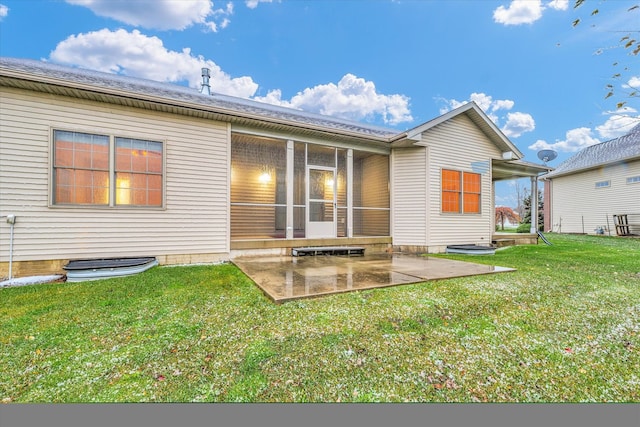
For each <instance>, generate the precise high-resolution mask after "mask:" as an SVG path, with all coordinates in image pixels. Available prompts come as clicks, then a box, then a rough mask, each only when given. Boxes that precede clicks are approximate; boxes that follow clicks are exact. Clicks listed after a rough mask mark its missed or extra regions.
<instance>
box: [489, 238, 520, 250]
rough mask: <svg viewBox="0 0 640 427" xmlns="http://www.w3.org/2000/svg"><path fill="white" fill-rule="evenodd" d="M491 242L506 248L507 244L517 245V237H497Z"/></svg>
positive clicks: (498, 246)
mask: <svg viewBox="0 0 640 427" xmlns="http://www.w3.org/2000/svg"><path fill="white" fill-rule="evenodd" d="M491 243H492V244H493V246H494V247H496V248H504V247H505V246H515V245H516V239H496V240H494V241H493V242H491Z"/></svg>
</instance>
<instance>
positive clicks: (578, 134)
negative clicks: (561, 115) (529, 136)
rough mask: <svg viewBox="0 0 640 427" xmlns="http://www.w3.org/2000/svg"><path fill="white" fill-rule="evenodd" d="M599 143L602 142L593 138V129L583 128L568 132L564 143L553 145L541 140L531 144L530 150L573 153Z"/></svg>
mask: <svg viewBox="0 0 640 427" xmlns="http://www.w3.org/2000/svg"><path fill="white" fill-rule="evenodd" d="M598 143H600V140H599V139H597V138H595V137H594V136H593V132H592V131H591V129H590V128H585V127H582V128H576V129H571V130H570V131H568V132H567V133H566V135H565V139H564V140H563V141H556V142H554V143H553V144H549V143H548V142H546V141H544V140H541V139H539V140H537V141H536V142H535V143H533V144H531V145H530V146H529V149H530V150H535V151H539V150H556V151H561V152H566V153H572V152H576V151H580V150H582V149H583V148H586V147H589V146H591V145H593V144H598Z"/></svg>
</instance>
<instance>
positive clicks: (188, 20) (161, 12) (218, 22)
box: [66, 0, 233, 32]
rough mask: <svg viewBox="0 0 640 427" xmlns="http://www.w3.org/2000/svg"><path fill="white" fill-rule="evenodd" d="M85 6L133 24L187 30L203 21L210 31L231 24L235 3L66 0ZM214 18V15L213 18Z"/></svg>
mask: <svg viewBox="0 0 640 427" xmlns="http://www.w3.org/2000/svg"><path fill="white" fill-rule="evenodd" d="M66 1H67V3H70V4H74V5H78V6H84V7H87V8H89V9H91V10H92V11H93V13H95V14H96V15H99V16H104V17H107V18H112V19H116V20H118V21H120V22H124V23H126V24H129V25H133V26H140V27H144V28H155V29H159V30H184V29H185V28H187V27H190V26H192V25H194V24H202V25H204V26H206V27H207V28H209V29H210V30H211V31H214V32H215V31H218V27H219V26H220V27H222V28H224V27H226V25H228V17H229V16H230V15H231V14H233V3H231V2H228V3H227V5H226V6H225V7H224V8H221V9H214V8H213V7H214V6H213V2H212V1H211V0H190V1H175V0H135V1H130V0H66ZM210 18H211V19H210Z"/></svg>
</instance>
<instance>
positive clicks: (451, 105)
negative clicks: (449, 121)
mask: <svg viewBox="0 0 640 427" xmlns="http://www.w3.org/2000/svg"><path fill="white" fill-rule="evenodd" d="M441 101H444V102H445V107H443V108H441V109H440V114H444V113H446V112H447V111H449V110H452V109H455V108H458V107H460V106H462V105H464V104H466V103H467V102H469V101H474V102H475V103H476V104H478V107H480V108H481V109H482V110H483V111H484V112H485V113H487V116H488V117H489V118H490V119H491V120H492V121H493V122H494V123H495V124H496V125H497V126H500V129H501V130H502V132H503V133H504V134H505V135H506V136H507V137H509V138H517V137H519V136H520V135H522V134H523V133H525V132H531V131H532V130H534V129H535V127H536V123H535V120H534V119H533V117H532V116H531V114H528V113H522V112H513V113H506V114H505V112H507V111H509V110H511V109H512V108H513V106H514V105H515V102H514V101H512V100H510V99H495V100H494V99H493V97H492V96H491V95H487V94H485V93H476V92H474V93H472V94H471V95H469V99H468V100H467V101H458V100H455V99H441ZM501 122H503V123H504V124H503V125H500V123H501Z"/></svg>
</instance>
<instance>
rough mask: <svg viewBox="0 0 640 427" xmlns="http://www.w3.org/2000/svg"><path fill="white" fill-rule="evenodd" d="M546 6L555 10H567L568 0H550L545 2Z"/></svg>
mask: <svg viewBox="0 0 640 427" xmlns="http://www.w3.org/2000/svg"><path fill="white" fill-rule="evenodd" d="M547 6H549V7H550V8H551V9H555V10H567V9H569V0H552V1H550V2H549V3H547Z"/></svg>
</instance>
